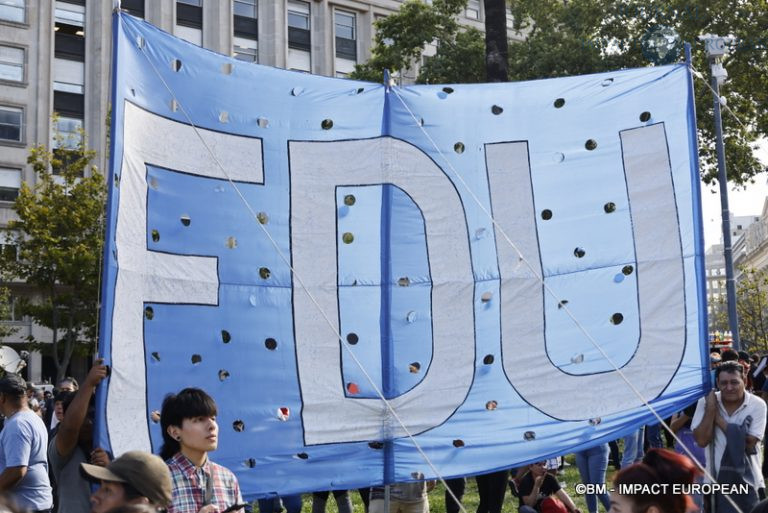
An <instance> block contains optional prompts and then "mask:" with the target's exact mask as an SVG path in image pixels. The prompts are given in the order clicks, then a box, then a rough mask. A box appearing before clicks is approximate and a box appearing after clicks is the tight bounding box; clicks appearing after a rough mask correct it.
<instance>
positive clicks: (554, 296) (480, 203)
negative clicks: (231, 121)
mask: <svg viewBox="0 0 768 513" xmlns="http://www.w3.org/2000/svg"><path fill="white" fill-rule="evenodd" d="M142 50H143V48H142ZM145 57H146V58H147V61H148V62H149V64H150V66H151V67H152V69H153V71H154V72H155V74H156V75H157V76H158V78H159V79H160V81H161V82H162V83H163V86H164V87H165V88H166V89H167V90H168V93H169V94H170V95H171V96H172V97H173V99H174V100H175V101H176V104H177V105H178V107H179V109H180V111H181V112H182V113H183V114H184V117H185V118H186V120H187V122H188V123H189V125H190V126H191V127H192V128H193V130H194V132H195V135H196V136H197V137H198V139H199V140H200V142H201V143H202V144H203V146H204V147H205V149H206V151H207V152H208V153H209V155H210V156H211V158H212V159H213V161H214V162H215V163H216V166H217V167H218V168H219V169H220V170H221V171H222V173H223V175H224V176H225V178H226V179H227V181H228V182H229V183H230V185H231V186H232V188H233V189H234V190H235V192H236V193H237V195H238V196H239V198H240V200H241V201H242V203H243V204H244V205H245V207H246V209H247V210H248V211H249V213H250V214H251V217H252V219H253V220H254V221H255V222H256V224H257V225H258V226H259V227H260V228H261V230H262V231H263V232H264V234H265V235H266V236H267V238H268V239H269V241H270V243H271V244H272V246H273V247H274V249H275V251H276V252H277V254H278V256H279V257H280V258H281V260H282V261H283V262H284V264H285V265H286V266H287V267H288V268H289V269H290V270H291V273H292V274H293V276H294V277H295V278H296V280H297V281H298V282H299V284H300V285H301V288H302V289H303V290H304V292H305V293H306V294H307V296H308V297H309V298H310V300H311V301H312V303H313V304H314V306H315V308H317V311H318V312H319V313H320V314H321V315H322V317H323V319H324V320H325V322H326V323H327V324H328V326H329V327H330V328H331V330H332V331H333V332H334V334H335V335H336V336H337V338H338V340H339V342H340V343H341V345H342V347H344V349H345V350H346V351H347V353H348V354H349V355H350V357H351V358H352V359H353V361H354V362H355V364H356V365H357V366H358V367H359V368H360V370H361V371H362V373H363V375H364V376H365V378H366V379H367V380H368V382H369V383H370V384H371V386H372V388H373V389H374V391H375V393H376V395H378V396H379V398H380V399H381V400H382V401H383V403H384V405H385V406H386V408H387V410H388V411H389V412H390V413H391V415H392V417H393V418H394V419H395V420H396V421H397V423H398V424H399V425H400V427H401V429H402V430H403V431H404V432H405V434H406V436H407V437H408V438H409V439H410V440H411V442H412V443H413V445H414V447H415V448H416V449H417V451H418V452H419V454H420V455H421V457H422V458H423V459H424V461H425V462H426V463H427V465H428V466H429V467H430V469H431V470H432V472H433V473H434V474H435V475H436V476H437V478H438V480H439V481H440V482H441V483H442V484H443V486H445V490H446V492H448V494H449V495H450V496H451V498H453V499H454V500H455V501H456V503H457V504H458V506H459V508H460V510H461V511H462V513H467V511H466V509H465V508H464V506H463V505H462V503H461V501H460V500H459V499H458V498H457V497H456V496H455V495H454V493H453V491H452V490H451V489H450V488H449V487H448V485H447V483H446V482H445V479H444V478H443V477H442V475H441V473H440V472H439V471H438V470H437V468H435V466H434V464H433V463H432V461H431V460H430V458H429V456H427V454H426V453H425V452H424V450H423V449H422V448H421V446H420V445H419V443H418V442H417V441H416V439H415V438H414V436H413V435H412V434H411V432H410V431H409V430H408V428H407V427H406V426H405V424H404V422H403V421H402V419H401V418H400V416H399V415H398V414H397V412H396V411H395V409H394V408H393V406H392V405H391V403H390V402H389V401H388V400H387V399H386V397H385V396H384V394H383V393H382V392H381V390H380V389H379V387H378V386H377V385H376V383H375V381H374V380H373V378H372V377H371V376H370V374H368V372H367V371H366V369H365V367H364V366H363V364H362V362H360V360H359V359H358V358H357V357H356V356H355V354H354V352H353V351H352V350H351V348H350V347H349V346H348V345H347V343H346V342H345V340H344V339H343V337H342V335H341V333H340V332H339V330H337V329H336V327H335V326H334V324H333V322H332V321H331V320H330V319H329V318H328V316H327V315H326V313H325V312H324V311H323V309H322V308H321V307H320V305H319V303H318V302H317V300H316V299H315V297H314V296H313V295H312V293H311V292H310V291H309V289H308V288H307V287H306V285H305V284H304V281H303V279H302V278H301V276H300V275H299V274H298V273H296V271H295V269H294V268H293V267H292V266H291V264H290V261H289V260H288V258H287V257H286V256H285V255H284V254H283V252H282V250H281V249H280V247H279V245H278V244H277V242H276V241H275V240H274V238H273V237H272V235H271V234H270V233H269V231H268V230H267V229H266V227H265V226H264V225H262V224H261V223H260V222H259V221H258V218H257V213H256V212H255V211H254V209H253V208H252V207H251V205H250V204H249V202H248V200H247V199H246V198H245V196H244V195H243V194H242V192H241V191H240V189H239V188H238V186H237V184H236V183H235V182H234V181H233V180H232V178H231V177H230V175H229V173H228V172H227V170H226V169H225V168H224V166H223V165H222V164H221V162H220V161H219V159H218V158H217V157H216V155H215V153H214V152H213V151H212V149H211V148H210V146H209V145H208V144H207V143H206V141H205V139H204V138H203V136H202V134H201V133H200V131H199V130H198V127H197V126H196V125H195V123H194V122H193V121H192V119H191V117H190V116H189V114H188V113H187V111H186V109H185V108H184V106H183V104H182V103H181V102H180V101H179V100H178V98H177V97H176V95H175V94H174V92H173V90H172V89H171V87H170V86H169V85H168V83H167V82H166V81H165V79H164V78H163V76H162V75H161V74H160V72H159V71H158V70H157V68H156V67H155V65H154V63H153V62H152V60H151V59H150V58H149V56H147V55H146V54H145ZM391 90H392V91H393V92H394V93H395V96H397V98H398V99H399V100H400V102H401V103H402V104H403V106H404V107H405V108H406V110H407V111H408V113H409V114H410V115H411V117H412V118H413V120H414V122H415V124H416V126H418V127H419V129H420V130H421V131H422V133H423V134H424V135H425V136H426V138H427V139H428V140H429V142H430V143H431V144H432V146H433V147H434V149H435V150H436V151H437V153H438V154H439V155H440V156H441V157H442V159H443V160H444V161H445V162H446V164H447V166H448V168H449V169H450V170H451V171H452V172H453V174H454V176H456V177H457V178H458V180H459V181H460V182H461V184H462V185H463V186H464V188H465V190H466V191H467V192H468V193H469V195H470V196H471V197H472V198H473V199H474V201H475V202H476V203H477V204H478V206H479V207H480V209H481V210H482V211H483V212H484V213H485V214H486V216H488V218H489V220H490V221H491V223H492V224H493V225H494V227H496V229H497V230H498V231H499V233H500V234H501V235H502V236H503V238H504V240H506V242H507V243H508V244H509V245H510V246H511V247H512V248H513V249H514V250H515V252H517V254H518V256H519V258H520V260H521V261H522V262H524V263H525V265H526V266H527V267H528V268H529V270H530V271H531V273H532V274H533V275H534V276H535V277H536V279H538V280H539V282H540V283H541V284H542V286H543V288H544V289H545V290H546V291H547V292H548V293H549V294H550V295H551V296H552V297H553V298H554V299H555V300H556V301H559V300H558V298H557V295H556V294H555V293H554V291H552V289H551V288H550V287H549V286H548V285H547V283H546V282H545V281H544V279H543V277H542V276H540V275H539V274H538V273H537V272H536V270H535V268H534V267H533V266H532V265H531V264H530V262H529V261H528V260H527V259H525V257H524V256H523V255H522V253H521V252H520V250H519V249H518V248H517V246H516V245H515V244H514V243H513V242H512V240H511V239H510V238H509V236H508V235H507V234H506V232H505V231H504V230H503V229H502V228H501V226H499V224H498V223H497V222H496V220H495V219H494V218H493V216H492V215H491V213H490V212H488V210H487V209H486V208H485V206H484V205H483V204H482V202H481V201H480V200H479V198H478V197H477V196H476V195H475V194H474V193H473V191H472V190H471V189H470V188H469V186H468V185H467V183H466V182H465V181H464V180H463V178H462V177H461V175H459V174H458V173H457V172H456V170H455V169H454V168H453V166H452V164H451V162H450V161H449V160H448V158H447V157H446V156H445V155H444V154H443V153H442V151H441V150H440V148H439V147H438V146H437V144H436V143H435V141H434V140H433V139H432V138H431V137H430V136H429V134H428V133H427V131H426V130H425V129H424V127H423V126H422V125H421V123H420V122H419V119H418V118H417V117H416V116H415V115H414V113H413V112H412V111H411V109H410V108H409V107H408V105H407V104H406V103H405V101H404V100H403V99H402V97H401V96H400V94H399V93H398V92H397V90H396V89H395V88H392V89H391ZM562 309H563V310H564V311H565V312H566V313H567V315H568V316H569V317H570V318H571V320H572V321H573V322H574V324H575V325H576V327H577V328H578V329H579V331H581V332H582V333H583V334H584V335H585V336H586V337H587V339H588V340H590V342H591V343H592V344H593V345H594V346H595V348H596V349H597V350H598V351H599V352H600V353H601V355H602V356H603V357H604V358H605V359H606V361H608V363H609V364H610V365H611V366H612V367H613V368H614V370H615V371H616V372H617V373H618V374H619V376H620V377H621V378H622V379H623V380H624V381H625V382H626V383H627V386H629V388H630V389H631V390H632V391H633V392H634V393H635V394H636V395H637V396H638V398H640V400H641V401H642V402H643V404H644V405H645V407H646V408H648V410H649V411H651V413H653V415H654V416H655V417H656V418H657V419H658V421H659V423H660V424H661V425H662V426H663V427H664V428H665V429H666V430H667V431H669V432H670V433H671V434H672V437H673V438H674V439H675V440H676V441H677V442H678V443H679V444H680V446H681V447H682V448H683V449H684V450H685V452H687V453H688V455H689V456H690V457H691V460H692V461H693V462H694V463H695V464H696V465H697V466H698V467H699V468H700V469H701V470H702V473H703V474H704V475H705V476H707V477H708V478H709V479H710V480H711V481H712V482H717V480H716V479H715V478H714V477H713V476H712V475H711V474H710V473H709V472H708V471H707V469H706V468H705V467H703V466H702V465H701V464H700V463H699V462H698V461H697V460H696V458H695V456H694V455H693V453H692V452H691V451H690V450H689V449H688V448H687V447H686V446H685V445H684V444H683V443H682V441H681V440H680V439H679V438H678V437H677V435H676V434H675V433H674V432H673V431H672V430H671V428H670V427H669V426H668V425H667V423H666V422H665V421H664V419H663V418H661V416H660V415H659V414H658V412H657V411H656V410H655V409H654V408H653V407H652V406H651V405H650V404H649V403H648V401H647V400H646V399H645V398H644V397H643V395H642V394H641V393H640V391H639V390H637V388H636V387H635V386H634V385H633V384H632V383H631V382H630V381H629V379H628V378H627V377H626V375H624V373H623V372H622V370H621V369H620V368H619V367H618V366H617V365H616V363H614V362H613V360H612V359H611V358H610V357H609V356H608V355H607V354H606V353H605V351H604V350H603V349H602V347H601V346H600V345H599V344H598V343H597V341H596V340H595V339H594V338H593V337H592V336H591V335H590V334H589V332H587V331H586V329H585V328H584V327H583V326H582V325H581V323H579V322H578V320H577V319H576V318H575V317H574V315H573V313H572V312H571V311H570V310H569V309H568V307H567V306H566V305H565V304H563V305H562ZM715 429H716V428H715ZM725 497H726V499H727V500H728V501H729V502H731V503H732V505H733V506H734V507H735V508H736V509H737V510H738V511H740V512H741V510H740V509H739V508H738V506H737V505H736V504H735V503H734V502H733V500H732V499H731V498H730V497H729V496H728V495H725ZM742 513H743V512H742Z"/></svg>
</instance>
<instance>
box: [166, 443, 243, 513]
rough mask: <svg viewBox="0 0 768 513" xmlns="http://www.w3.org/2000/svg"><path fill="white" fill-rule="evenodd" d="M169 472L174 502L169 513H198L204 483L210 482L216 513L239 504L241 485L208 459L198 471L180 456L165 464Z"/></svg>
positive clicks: (201, 502) (226, 471) (185, 458)
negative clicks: (217, 510) (211, 482)
mask: <svg viewBox="0 0 768 513" xmlns="http://www.w3.org/2000/svg"><path fill="white" fill-rule="evenodd" d="M166 463H167V464H168V468H169V469H170V470H171V481H172V482H173V498H172V500H171V506H170V507H169V508H168V513H197V512H198V511H200V508H202V507H203V502H204V500H205V490H206V482H207V480H208V479H213V497H212V498H211V503H212V504H215V505H216V506H217V507H218V509H219V511H224V510H225V509H227V508H228V507H230V506H232V505H233V504H242V502H243V497H242V495H240V485H239V484H238V483H237V478H236V477H235V475H234V474H233V473H232V472H230V470H229V469H227V468H225V467H222V466H221V465H217V464H216V463H214V462H212V461H211V460H210V459H209V460H207V461H206V462H205V463H204V464H203V466H202V467H200V468H198V467H195V465H194V464H193V463H192V462H191V461H189V459H188V458H187V457H186V456H184V455H183V454H182V453H181V452H178V453H176V455H175V456H173V457H172V458H171V459H169V460H168V461H166Z"/></svg>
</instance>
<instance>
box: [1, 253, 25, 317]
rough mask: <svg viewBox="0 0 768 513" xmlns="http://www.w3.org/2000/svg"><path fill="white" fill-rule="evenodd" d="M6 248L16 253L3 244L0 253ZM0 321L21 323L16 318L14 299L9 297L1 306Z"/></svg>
mask: <svg viewBox="0 0 768 513" xmlns="http://www.w3.org/2000/svg"><path fill="white" fill-rule="evenodd" d="M6 247H10V248H12V249H13V251H14V253H15V252H16V246H6V245H5V244H2V251H3V252H4V253H5V251H6ZM0 314H1V315H0V321H3V322H15V321H21V320H22V319H20V318H17V314H16V298H15V297H13V296H11V297H9V298H8V302H7V303H4V304H3V307H2V308H0Z"/></svg>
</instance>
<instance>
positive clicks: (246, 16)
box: [233, 0, 259, 46]
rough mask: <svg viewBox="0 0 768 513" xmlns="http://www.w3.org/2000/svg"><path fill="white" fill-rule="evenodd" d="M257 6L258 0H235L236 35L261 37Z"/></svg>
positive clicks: (255, 38) (254, 38)
mask: <svg viewBox="0 0 768 513" xmlns="http://www.w3.org/2000/svg"><path fill="white" fill-rule="evenodd" d="M257 7H258V3H257V1H256V0H235V2H234V4H233V11H234V15H233V18H234V31H235V37H246V38H249V39H253V40H257V39H258V38H259V37H258V35H259V23H258V19H257V14H258V9H257ZM241 46H242V45H241Z"/></svg>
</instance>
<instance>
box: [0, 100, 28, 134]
mask: <svg viewBox="0 0 768 513" xmlns="http://www.w3.org/2000/svg"><path fill="white" fill-rule="evenodd" d="M23 114H24V111H23V110H22V109H19V108H17V107H6V106H4V105H0V140H4V141H13V142H21V141H22V130H21V129H22V119H23Z"/></svg>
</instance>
